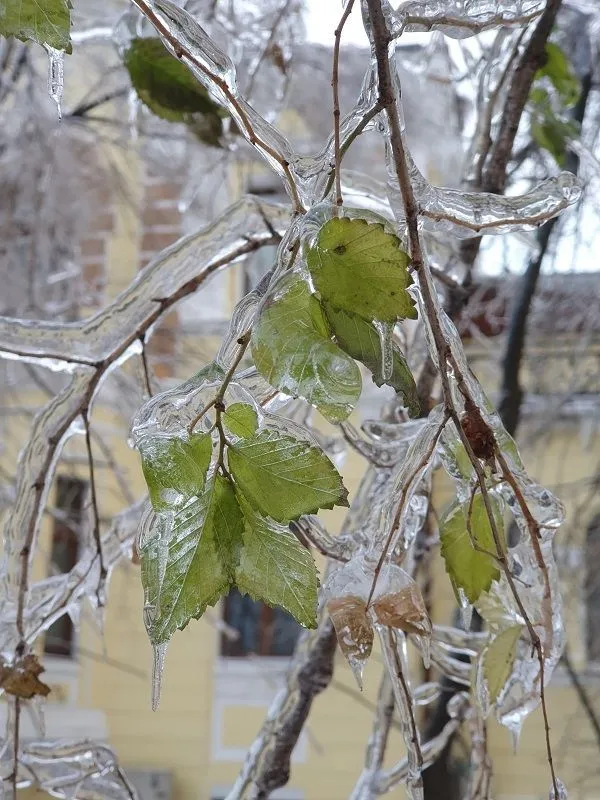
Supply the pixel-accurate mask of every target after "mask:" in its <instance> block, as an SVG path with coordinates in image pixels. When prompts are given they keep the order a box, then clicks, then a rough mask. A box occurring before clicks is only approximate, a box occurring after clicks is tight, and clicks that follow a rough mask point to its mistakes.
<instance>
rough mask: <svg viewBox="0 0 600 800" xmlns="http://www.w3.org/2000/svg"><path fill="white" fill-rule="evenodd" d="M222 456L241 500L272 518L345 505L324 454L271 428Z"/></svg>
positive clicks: (337, 477)
mask: <svg viewBox="0 0 600 800" xmlns="http://www.w3.org/2000/svg"><path fill="white" fill-rule="evenodd" d="M227 457H228V462H229V468H230V470H231V473H232V475H233V479H234V480H235V483H236V485H237V486H238V487H239V489H240V491H241V492H242V493H243V495H244V497H245V498H246V500H247V501H248V502H249V503H251V504H252V506H253V507H254V508H255V509H257V510H258V511H260V513H261V514H265V515H266V516H269V517H272V518H273V519H274V520H276V521H277V522H289V521H290V520H292V519H297V518H298V517H299V516H301V515H302V514H313V513H315V512H316V511H318V510H319V508H333V506H335V505H341V506H345V505H348V501H347V497H348V492H347V490H346V488H345V487H344V484H343V482H342V478H341V476H340V475H339V473H338V472H337V470H336V468H335V467H334V466H333V464H332V463H331V461H330V460H329V459H328V458H327V456H326V455H325V454H324V453H322V452H321V451H320V450H319V449H318V448H316V447H313V446H311V445H310V444H308V443H307V442H304V441H300V440H299V439H294V438H293V437H291V436H286V435H284V434H282V433H281V432H280V431H278V430H276V429H274V428H268V429H265V430H262V431H260V432H259V433H257V434H255V435H254V436H250V437H248V438H247V439H241V440H240V441H239V442H237V443H236V444H235V445H233V446H232V447H229V448H228V451H227Z"/></svg>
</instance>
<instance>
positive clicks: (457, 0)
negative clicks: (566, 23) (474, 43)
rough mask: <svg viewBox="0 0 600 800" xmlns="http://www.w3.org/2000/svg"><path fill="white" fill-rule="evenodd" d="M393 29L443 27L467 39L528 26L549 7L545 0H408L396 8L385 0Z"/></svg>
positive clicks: (445, 31) (397, 31)
mask: <svg viewBox="0 0 600 800" xmlns="http://www.w3.org/2000/svg"><path fill="white" fill-rule="evenodd" d="M383 5H384V8H385V9H386V11H387V16H388V25H389V29H390V31H391V32H392V34H393V35H394V36H400V35H401V34H403V33H405V32H406V33H414V32H422V31H441V33H443V34H444V36H449V37H451V38H452V39H466V38H467V37H469V36H475V35H476V34H478V33H481V32H483V31H486V30H489V29H490V28H498V27H500V26H508V25H512V26H524V25H527V24H528V23H529V22H532V21H533V20H535V19H536V18H537V17H539V16H540V14H541V13H542V12H543V10H544V8H545V7H546V3H545V0H425V1H424V0H408V2H403V3H400V5H399V6H398V9H397V10H396V11H395V12H394V11H393V10H392V9H391V7H390V6H389V4H388V0H385V2H384V4H383Z"/></svg>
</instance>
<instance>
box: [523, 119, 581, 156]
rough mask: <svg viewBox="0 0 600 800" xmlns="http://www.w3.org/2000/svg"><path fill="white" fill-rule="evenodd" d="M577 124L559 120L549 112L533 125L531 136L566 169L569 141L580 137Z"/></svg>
mask: <svg viewBox="0 0 600 800" xmlns="http://www.w3.org/2000/svg"><path fill="white" fill-rule="evenodd" d="M578 133H579V129H578V126H577V123H576V122H573V121H568V122H565V121H564V120H561V119H559V118H558V117H556V116H554V114H553V112H552V111H549V112H548V113H547V114H546V116H544V117H543V118H542V119H541V120H534V121H533V122H532V124H531V135H532V137H533V140H534V142H535V143H536V144H537V146H538V147H541V148H542V149H543V150H547V151H548V152H549V153H550V155H551V156H552V157H553V158H554V160H555V161H556V163H557V164H558V166H559V167H564V165H565V162H566V159H567V143H568V140H569V139H571V138H574V137H576V136H577V135H578Z"/></svg>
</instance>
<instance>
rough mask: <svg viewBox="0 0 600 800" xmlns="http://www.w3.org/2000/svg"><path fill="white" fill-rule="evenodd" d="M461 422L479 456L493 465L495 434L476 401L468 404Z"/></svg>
mask: <svg viewBox="0 0 600 800" xmlns="http://www.w3.org/2000/svg"><path fill="white" fill-rule="evenodd" d="M460 424H461V427H462V429H463V431H464V434H465V436H466V437H467V439H468V440H469V444H470V445H471V448H472V450H473V452H474V453H475V455H476V456H477V458H480V459H481V460H482V461H485V462H486V464H490V465H492V466H493V464H494V449H495V439H494V434H493V433H492V430H491V428H490V426H489V425H488V424H487V422H486V421H485V420H484V418H483V417H482V416H481V412H480V411H479V409H478V408H477V406H476V405H475V404H474V403H468V404H467V405H466V408H465V413H464V414H463V416H462V417H461V420H460Z"/></svg>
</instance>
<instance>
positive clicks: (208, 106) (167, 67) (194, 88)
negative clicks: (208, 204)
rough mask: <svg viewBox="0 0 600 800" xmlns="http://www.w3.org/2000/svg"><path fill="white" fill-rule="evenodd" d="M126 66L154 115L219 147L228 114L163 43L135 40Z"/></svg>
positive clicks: (134, 84)
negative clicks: (186, 126)
mask: <svg viewBox="0 0 600 800" xmlns="http://www.w3.org/2000/svg"><path fill="white" fill-rule="evenodd" d="M125 66H126V68H127V71H128V72H129V77H130V79H131V83H132V85H133V88H134V89H135V91H136V93H137V95H138V97H139V98H140V100H141V101H142V102H143V103H144V105H146V106H147V107H148V108H149V109H150V111H152V113H153V114H156V116H157V117H160V118H161V119H166V120H168V121H169V122H185V123H187V124H189V125H190V126H191V128H192V129H193V130H194V131H195V132H196V133H198V135H199V138H200V139H202V141H204V142H205V143H206V144H212V145H214V146H218V144H219V138H220V136H221V134H222V120H223V117H226V116H227V112H226V111H224V110H223V108H221V106H219V105H218V104H217V103H215V102H214V101H213V100H211V98H210V97H209V96H208V92H207V90H206V89H205V87H204V86H202V84H201V83H199V81H197V80H196V78H195V77H194V76H193V75H192V73H191V72H190V70H189V69H188V68H187V67H186V66H185V64H184V63H183V62H182V61H180V60H179V59H178V58H175V56H173V55H171V53H170V52H169V51H168V50H167V48H166V47H165V46H164V44H163V43H162V41H161V40H160V39H157V38H156V37H146V38H137V39H133V40H132V41H131V43H130V45H129V48H128V49H127V52H126V53H125ZM195 121H201V122H202V125H201V126H198V125H196V124H195Z"/></svg>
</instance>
